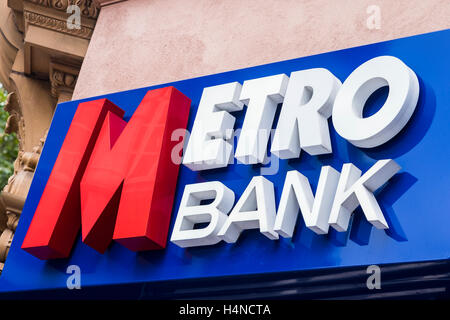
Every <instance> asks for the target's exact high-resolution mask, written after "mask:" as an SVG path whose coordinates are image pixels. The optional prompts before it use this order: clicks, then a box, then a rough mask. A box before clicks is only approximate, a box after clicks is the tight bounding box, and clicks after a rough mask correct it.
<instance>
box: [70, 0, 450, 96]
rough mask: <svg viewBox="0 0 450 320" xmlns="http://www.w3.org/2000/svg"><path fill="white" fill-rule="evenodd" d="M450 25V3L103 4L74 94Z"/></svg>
mask: <svg viewBox="0 0 450 320" xmlns="http://www.w3.org/2000/svg"><path fill="white" fill-rule="evenodd" d="M369 5H378V6H379V8H380V9H381V20H380V22H381V25H380V29H369V28H368V27H367V19H368V17H369V16H370V14H368V13H367V12H366V10H367V8H368V6H369ZM449 27H450V1H449V0H129V1H125V2H121V3H117V4H113V5H109V6H106V7H103V8H102V11H101V13H100V16H99V19H98V22H97V25H96V28H95V32H94V35H93V37H92V40H91V43H90V45H89V49H88V52H87V55H86V58H85V60H84V63H83V66H82V68H81V73H80V76H79V79H78V82H77V86H76V88H75V93H74V96H73V99H79V98H85V97H90V96H96V95H100V94H105V93H111V92H116V91H123V90H128V89H134V88H139V87H144V86H149V85H154V84H160V83H165V82H169V81H175V80H181V79H186V78H192V77H197V76H201V75H207V74H213V73H218V72H223V71H228V70H233V69H239V68H245V67H249V66H256V65H260V64H265V63H269V62H275V61H281V60H286V59H292V58H298V57H301V56H307V55H311V54H316V53H321V52H327V51H333V50H337V49H342V48H348V47H353V46H358V45H362V44H368V43H374V42H379V41H383V40H389V39H395V38H400V37H405V36H410V35H414V34H420V33H426V32H431V31H436V30H442V29H447V28H449Z"/></svg>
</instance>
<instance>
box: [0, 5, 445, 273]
mask: <svg viewBox="0 0 450 320" xmlns="http://www.w3.org/2000/svg"><path fill="white" fill-rule="evenodd" d="M70 5H76V6H78V7H79V8H80V13H81V21H80V22H81V24H80V26H79V28H69V27H68V25H67V20H68V18H69V16H70V15H71V13H70V12H69V13H68V12H67V9H68V6H70ZM449 16H450V2H449V1H447V0H427V1H422V0H408V1H407V0H400V1H395V2H394V1H391V0H370V1H369V0H360V1H354V0H337V1H331V0H315V1H308V0H270V1H262V0H248V1H241V0H217V1H212V0H109V1H108V0H0V82H1V83H2V84H3V86H4V87H5V88H6V90H7V91H8V92H9V96H8V101H7V105H6V110H7V111H8V112H9V114H10V117H9V119H8V123H7V128H6V132H8V133H11V132H15V133H17V135H18V137H19V140H20V146H19V154H18V158H17V160H16V162H15V172H14V175H13V176H12V177H11V178H10V180H9V183H8V185H7V186H6V187H5V189H4V190H3V191H2V193H1V196H0V233H1V235H0V269H2V268H3V263H4V262H5V261H6V258H7V255H8V250H9V247H10V245H11V241H12V239H13V236H14V231H15V229H16V226H17V223H18V221H19V218H20V213H21V210H22V207H23V205H24V202H25V199H26V196H27V193H28V189H29V187H30V184H31V181H32V178H33V173H34V170H35V168H36V165H37V163H38V160H39V156H40V153H41V151H42V148H43V145H44V143H45V136H46V132H47V130H48V128H49V126H50V123H51V120H52V115H53V112H54V110H55V107H56V105H57V104H58V103H60V102H64V101H69V100H71V99H81V98H86V97H90V96H96V95H100V94H106V93H111V92H115V91H123V90H128V89H134V88H138V87H144V86H150V85H154V84H159V83H165V82H169V81H176V80H181V79H187V78H192V77H197V76H201V75H207V74H213V73H218V72H223V71H228V70H233V69H238V68H245V67H249V66H255V65H260V64H264V63H270V62H276V61H280V60H286V59H291V58H297V57H300V56H305V55H311V54H316V53H320V52H326V51H332V50H338V49H342V48H347V47H352V46H357V45H363V44H368V43H374V42H379V41H383V40H389V39H394V38H399V37H404V36H410V35H414V34H420V33H425V32H431V31H436V30H442V29H446V28H449V27H450V20H449V19H448V17H449ZM374 19H375V22H376V23H375V24H374V23H373V22H374Z"/></svg>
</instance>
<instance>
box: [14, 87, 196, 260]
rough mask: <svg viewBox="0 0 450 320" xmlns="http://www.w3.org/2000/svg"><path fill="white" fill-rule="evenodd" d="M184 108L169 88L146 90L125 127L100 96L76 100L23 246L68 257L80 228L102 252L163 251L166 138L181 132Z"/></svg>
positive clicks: (168, 201) (168, 196)
mask: <svg viewBox="0 0 450 320" xmlns="http://www.w3.org/2000/svg"><path fill="white" fill-rule="evenodd" d="M189 108H190V100H189V99H188V98H187V97H186V96H184V95H183V94H182V93H181V92H179V91H178V90H176V89H175V88H173V87H167V88H162V89H157V90H153V91H149V92H148V93H147V95H146V96H145V97H144V99H143V100H142V102H141V104H140V105H139V107H138V108H137V109H136V111H135V113H134V114H133V116H132V118H131V120H130V121H129V122H128V123H126V122H125V121H124V120H123V119H122V117H123V115H124V112H123V110H121V109H120V108H118V107H117V106H115V105H114V104H112V103H111V102H109V101H108V100H106V99H101V100H95V101H90V102H85V103H81V104H80V105H79V106H78V109H77V111H76V113H75V116H74V118H73V121H72V123H71V125H70V128H69V131H68V133H67V136H66V138H65V141H64V143H63V145H62V148H61V150H60V152H59V154H58V158H57V159H56V162H55V165H54V167H53V170H52V172H51V174H50V177H49V179H48V182H47V185H46V187H45V189H44V192H43V194H42V198H41V200H40V202H39V205H38V207H37V209H36V212H35V214H34V217H33V220H32V222H31V224H30V228H29V229H28V233H27V234H26V236H25V239H24V241H23V244H22V249H24V250H26V251H27V252H29V253H31V254H32V255H34V256H36V257H38V258H40V259H55V258H65V257H68V256H69V254H70V251H71V249H72V246H73V244H74V241H75V239H76V237H77V234H78V232H79V229H80V226H81V230H82V232H81V233H82V240H83V242H84V243H86V244H87V245H89V246H91V247H92V248H94V249H95V250H97V251H99V252H101V253H103V252H104V251H105V250H106V249H107V248H108V245H109V243H110V242H111V239H113V240H115V241H117V242H119V243H120V244H122V245H123V246H125V247H127V248H129V249H130V250H133V251H140V250H152V249H162V248H164V247H165V246H166V241H167V233H168V229H169V223H170V215H171V211H172V202H173V198H174V194H175V188H176V183H177V177H178V168H179V165H178V164H175V163H174V162H173V161H172V160H171V158H170V155H171V150H172V147H173V146H174V144H175V143H177V142H175V141H171V134H172V132H173V130H175V129H178V128H183V129H184V128H186V125H187V120H188V115H189Z"/></svg>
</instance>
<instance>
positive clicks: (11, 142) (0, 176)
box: [0, 85, 19, 190]
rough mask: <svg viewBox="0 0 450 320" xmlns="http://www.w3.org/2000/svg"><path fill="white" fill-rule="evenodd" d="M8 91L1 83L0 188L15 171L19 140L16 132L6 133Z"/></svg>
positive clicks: (0, 188)
mask: <svg viewBox="0 0 450 320" xmlns="http://www.w3.org/2000/svg"><path fill="white" fill-rule="evenodd" d="M6 96H7V93H6V91H5V89H4V88H3V87H2V86H1V85H0V190H2V189H3V187H4V186H5V185H6V184H7V183H8V178H9V177H10V176H11V175H12V174H13V173H14V160H15V159H16V157H17V152H18V145H19V141H18V140H17V136H16V134H5V133H4V131H5V125H6V120H7V119H8V116H9V115H8V113H7V112H6V111H5V110H4V106H5V103H6Z"/></svg>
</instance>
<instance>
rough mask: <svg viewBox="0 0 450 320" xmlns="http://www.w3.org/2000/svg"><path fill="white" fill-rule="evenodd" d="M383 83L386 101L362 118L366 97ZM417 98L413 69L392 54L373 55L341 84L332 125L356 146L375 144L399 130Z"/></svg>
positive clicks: (375, 145) (385, 140) (417, 92)
mask: <svg viewBox="0 0 450 320" xmlns="http://www.w3.org/2000/svg"><path fill="white" fill-rule="evenodd" d="M384 86H389V95H388V97H387V99H386V102H385V103H384V105H383V106H382V107H381V109H380V110H378V111H377V112H376V113H375V114H374V115H372V116H370V117H367V118H363V109H364V105H365V104H366V101H367V99H369V97H370V95H371V94H372V93H374V92H375V91H376V90H377V89H379V88H381V87H384ZM418 98H419V81H418V79H417V76H416V74H415V73H414V71H412V70H411V69H410V68H409V67H408V66H407V65H406V64H404V63H403V62H402V61H401V60H400V59H398V58H395V57H392V56H380V57H376V58H373V59H371V60H369V61H367V62H365V63H363V64H362V65H360V66H359V67H358V68H356V69H355V70H354V71H353V72H352V73H351V74H350V76H349V77H348V78H347V80H345V82H344V83H343V84H342V86H341V88H340V90H339V92H338V94H337V96H336V99H335V101H334V106H333V113H332V116H333V125H334V128H335V129H336V131H337V133H339V135H340V136H341V137H343V138H345V139H346V140H347V141H349V142H350V143H352V144H353V145H355V146H357V147H362V148H373V147H377V146H379V145H382V144H383V143H385V142H387V141H389V140H390V139H392V138H393V137H394V136H395V135H396V134H397V133H399V132H400V130H402V128H403V127H404V126H405V125H406V123H407V122H408V120H409V119H410V118H411V116H412V114H413V112H414V109H415V108H416V105H417V100H418Z"/></svg>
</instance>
